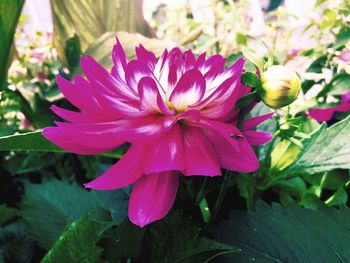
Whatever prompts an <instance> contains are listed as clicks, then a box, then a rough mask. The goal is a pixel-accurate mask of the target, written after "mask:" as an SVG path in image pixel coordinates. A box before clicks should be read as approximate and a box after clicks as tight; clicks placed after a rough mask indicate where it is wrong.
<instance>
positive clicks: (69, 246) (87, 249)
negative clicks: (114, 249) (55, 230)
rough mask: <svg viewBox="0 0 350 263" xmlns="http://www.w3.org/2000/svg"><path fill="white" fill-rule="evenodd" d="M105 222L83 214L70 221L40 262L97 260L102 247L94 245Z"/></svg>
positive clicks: (84, 261)
mask: <svg viewBox="0 0 350 263" xmlns="http://www.w3.org/2000/svg"><path fill="white" fill-rule="evenodd" d="M105 227H106V224H102V223H99V222H97V221H94V220H92V219H91V218H90V216H84V217H82V218H80V219H78V220H76V221H74V222H73V223H71V224H70V225H69V226H68V227H67V228H66V229H65V231H64V232H63V233H62V234H61V236H60V238H59V239H58V240H57V241H56V243H55V244H54V245H53V247H52V248H51V249H50V251H49V252H48V253H47V254H46V255H45V257H44V259H43V260H42V261H41V262H42V263H60V262H69V263H80V262H81V263H90V262H98V259H99V257H100V254H101V252H102V248H100V247H98V246H96V245H95V243H96V242H97V240H98V238H99V236H100V234H101V232H102V231H103V230H104V229H105Z"/></svg>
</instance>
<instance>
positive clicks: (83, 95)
mask: <svg viewBox="0 0 350 263" xmlns="http://www.w3.org/2000/svg"><path fill="white" fill-rule="evenodd" d="M80 78H81V77H79V76H76V77H75V82H76V83H75V84H73V83H71V82H70V81H69V80H67V79H65V78H63V77H62V76H60V75H57V76H56V80H57V84H58V86H59V88H60V90H61V92H62V94H63V95H64V97H65V98H66V99H67V100H68V101H69V102H70V103H72V104H73V105H74V106H75V107H77V108H79V109H81V110H85V111H90V112H91V111H99V112H101V111H103V109H102V108H101V106H100V105H99V104H98V102H97V101H96V98H95V97H94V95H93V93H92V91H91V88H90V87H89V86H88V85H81V81H80Z"/></svg>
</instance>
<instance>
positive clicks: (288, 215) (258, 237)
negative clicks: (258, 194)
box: [212, 202, 350, 263]
mask: <svg viewBox="0 0 350 263" xmlns="http://www.w3.org/2000/svg"><path fill="white" fill-rule="evenodd" d="M212 232H213V234H214V237H215V240H217V241H219V242H223V243H225V244H228V245H232V246H237V247H240V248H241V249H242V251H241V252H238V253H232V254H227V255H225V256H222V257H220V258H218V261H217V262H221V263H223V262H237V263H240V262H266V263H267V262H271V263H272V262H281V263H282V262H286V263H289V262H290V263H292V262H310V263H311V262H350V250H349V247H350V209H349V208H347V207H342V208H341V209H339V210H338V209H335V208H330V207H327V206H321V207H320V208H319V210H318V211H314V210H309V209H305V208H300V207H295V206H286V207H282V206H281V205H279V204H276V203H273V204H272V206H269V205H267V204H265V203H263V202H258V204H257V207H256V212H233V213H232V215H231V217H230V220H229V221H224V222H221V223H219V224H218V225H216V226H214V227H213V228H212ZM223 257H225V259H224V258H223Z"/></svg>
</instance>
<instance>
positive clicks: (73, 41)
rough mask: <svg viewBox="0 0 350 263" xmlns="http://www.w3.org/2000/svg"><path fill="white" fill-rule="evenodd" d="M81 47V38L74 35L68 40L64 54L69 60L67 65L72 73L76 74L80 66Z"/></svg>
mask: <svg viewBox="0 0 350 263" xmlns="http://www.w3.org/2000/svg"><path fill="white" fill-rule="evenodd" d="M81 53H82V52H81V47H80V40H79V37H78V36H77V35H76V34H74V36H73V37H71V38H68V39H67V41H66V46H65V48H64V54H65V56H66V58H67V64H68V67H69V69H70V71H71V72H73V73H74V72H76V71H77V70H78V69H79V66H80V55H81Z"/></svg>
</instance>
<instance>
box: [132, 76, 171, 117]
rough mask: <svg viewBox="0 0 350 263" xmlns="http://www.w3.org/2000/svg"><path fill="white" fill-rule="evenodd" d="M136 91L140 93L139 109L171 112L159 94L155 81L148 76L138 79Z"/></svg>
mask: <svg viewBox="0 0 350 263" xmlns="http://www.w3.org/2000/svg"><path fill="white" fill-rule="evenodd" d="M138 91H139V94H140V103H141V110H146V111H149V112H154V111H161V112H163V113H165V114H173V111H171V110H170V109H169V108H168V106H167V105H166V104H165V102H164V100H163V98H162V97H161V96H160V93H159V90H158V87H157V84H156V82H155V81H154V80H153V79H152V78H149V77H144V78H142V79H141V80H140V81H139V84H138Z"/></svg>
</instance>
